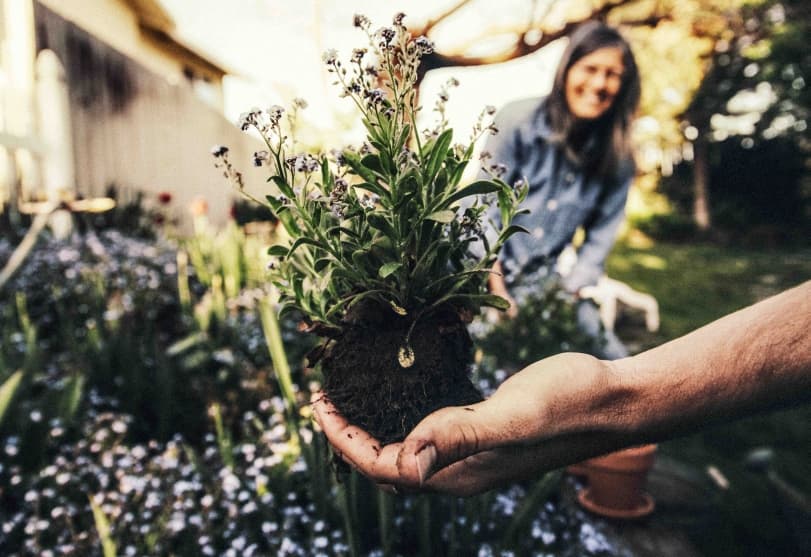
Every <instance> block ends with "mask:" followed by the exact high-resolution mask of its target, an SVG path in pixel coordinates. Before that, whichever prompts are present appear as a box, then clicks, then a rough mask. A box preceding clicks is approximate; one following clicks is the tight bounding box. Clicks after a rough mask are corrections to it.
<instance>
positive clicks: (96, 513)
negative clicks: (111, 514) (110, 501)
mask: <svg viewBox="0 0 811 557" xmlns="http://www.w3.org/2000/svg"><path fill="white" fill-rule="evenodd" d="M88 499H89V500H90V508H91V509H92V510H93V521H94V522H95V523H96V531H97V532H98V533H99V540H101V551H102V554H103V555H104V557H115V551H116V548H115V542H114V541H113V538H112V536H111V535H110V521H109V520H107V516H106V515H105V514H104V511H102V510H101V507H100V506H98V505H97V504H96V502H95V501H93V497H92V496H91V497H88Z"/></svg>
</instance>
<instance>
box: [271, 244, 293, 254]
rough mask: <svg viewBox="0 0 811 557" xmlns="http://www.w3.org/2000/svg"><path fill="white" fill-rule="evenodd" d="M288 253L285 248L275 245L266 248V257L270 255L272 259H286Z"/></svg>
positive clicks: (288, 249)
mask: <svg viewBox="0 0 811 557" xmlns="http://www.w3.org/2000/svg"><path fill="white" fill-rule="evenodd" d="M289 251H290V248H288V247H287V246H282V245H279V244H276V245H275V246H270V247H269V248H268V255H272V256H273V257H287V254H288V252H289Z"/></svg>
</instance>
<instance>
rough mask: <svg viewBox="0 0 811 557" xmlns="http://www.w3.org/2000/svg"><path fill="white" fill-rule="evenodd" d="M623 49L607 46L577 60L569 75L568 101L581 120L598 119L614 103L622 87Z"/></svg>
mask: <svg viewBox="0 0 811 557" xmlns="http://www.w3.org/2000/svg"><path fill="white" fill-rule="evenodd" d="M623 69H624V65H623V63H622V50H620V49H619V48H617V47H606V48H601V49H599V50H595V51H594V52H592V53H591V54H587V55H586V56H584V57H583V58H581V59H580V60H578V61H577V62H575V63H574V64H573V65H572V67H571V68H569V73H568V74H567V76H566V102H567V103H568V105H569V110H570V111H571V113H572V114H573V115H574V116H575V117H576V118H578V119H580V120H595V119H597V118H599V117H600V116H602V115H603V114H605V112H606V111H607V110H608V109H609V108H611V105H612V104H614V99H615V98H616V97H617V94H618V93H619V91H620V88H621V87H622V73H623Z"/></svg>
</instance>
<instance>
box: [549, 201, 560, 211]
mask: <svg viewBox="0 0 811 557" xmlns="http://www.w3.org/2000/svg"><path fill="white" fill-rule="evenodd" d="M546 208H547V209H548V210H550V211H554V210H555V209H557V208H558V200H557V199H550V200H549V201H547V202H546Z"/></svg>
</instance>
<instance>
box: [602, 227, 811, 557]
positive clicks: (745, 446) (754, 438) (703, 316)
mask: <svg viewBox="0 0 811 557" xmlns="http://www.w3.org/2000/svg"><path fill="white" fill-rule="evenodd" d="M608 274H609V276H611V277H613V278H616V279H619V280H622V281H624V282H627V283H628V284H630V285H631V286H633V287H634V288H636V289H638V290H640V291H643V292H647V293H650V294H652V295H653V296H655V297H656V299H657V300H658V302H659V305H660V312H661V321H662V325H661V329H660V331H659V332H658V333H655V334H648V333H646V332H642V331H641V330H640V327H639V326H638V325H637V324H635V321H634V319H630V320H628V319H626V320H625V321H620V323H619V325H618V333H619V334H620V336H621V337H624V335H627V336H625V337H624V338H631V339H632V340H633V342H634V344H635V346H636V347H638V348H644V347H648V346H653V345H656V344H659V343H661V342H664V341H667V340H669V339H672V338H675V337H677V336H680V335H682V334H684V333H687V332H689V331H691V330H693V329H695V328H697V327H699V326H701V325H704V324H706V323H708V322H710V321H712V320H714V319H716V318H718V317H720V316H722V315H725V314H727V313H730V312H732V311H735V310H737V309H740V308H742V307H745V306H747V305H749V304H752V303H754V302H756V301H758V300H761V299H763V298H765V297H768V296H770V295H772V294H774V293H777V292H779V291H781V290H783V289H786V288H789V287H791V286H794V285H797V284H799V283H801V282H803V281H806V280H809V279H811V249H808V248H804V249H758V250H752V249H741V248H730V247H719V246H715V245H709V244H699V245H687V244H666V243H656V244H653V245H648V246H646V247H644V248H639V247H633V246H632V245H631V243H630V242H624V243H620V244H618V245H617V247H616V249H615V250H614V252H613V253H612V255H611V257H610V259H609V261H608ZM787 318H790V316H787ZM809 424H811V407H808V406H805V407H801V408H796V409H793V410H787V411H781V412H775V413H772V414H769V415H763V416H756V417H752V418H748V419H746V420H741V421H738V422H735V423H731V424H727V425H723V426H718V427H713V428H710V429H707V430H705V431H703V432H701V433H699V434H696V435H693V436H690V437H686V438H681V439H675V440H672V441H670V442H667V443H664V444H662V446H661V450H662V453H663V454H665V455H667V456H669V457H672V458H676V459H678V460H679V461H681V462H683V463H685V464H687V465H691V466H694V467H696V468H697V469H699V470H703V469H706V467H707V466H710V465H713V466H715V467H717V468H718V469H719V470H720V471H721V472H722V473H723V475H724V476H725V477H726V478H727V479H728V480H729V484H730V485H729V488H728V489H727V490H725V491H724V492H723V495H722V496H721V497H720V500H719V505H718V509H717V511H718V512H717V515H716V516H714V517H713V519H712V521H711V524H707V525H706V527H704V528H699V529H697V531H696V532H694V541H695V543H696V544H697V545H698V546H699V548H700V549H701V550H702V551H703V552H705V553H706V554H707V555H713V556H715V555H722V556H724V555H730V556H732V555H736V556H737V555H757V556H765V555H794V554H796V551H797V548H798V538H804V540H805V541H804V542H802V543H806V544H807V543H808V538H809V536H811V532H809V527H808V524H809V519H811V517H810V516H809V514H808V510H807V504H808V502H809V500H811V499H809V498H811V457H809V455H811V427H809ZM758 447H770V448H771V449H773V451H774V462H773V471H774V473H775V474H777V476H778V477H779V479H782V480H785V481H786V482H787V483H788V485H789V486H790V487H792V488H793V489H795V490H796V491H798V492H799V493H795V495H799V499H800V505H799V506H802V500H803V499H804V503H805V505H806V511H804V512H803V511H801V510H799V508H798V505H797V504H792V503H791V499H792V497H791V496H790V495H786V493H785V491H784V492H783V494H782V495H781V494H780V493H779V492H778V491H775V490H774V488H773V487H772V486H773V483H771V482H769V481H768V480H767V479H766V477H765V475H764V474H762V473H757V472H754V471H752V470H750V469H748V468H747V467H746V466H745V464H744V460H745V458H746V456H747V454H749V452H750V451H752V450H753V449H755V448H758ZM795 499H796V498H795ZM800 547H802V546H800ZM805 547H807V546H805Z"/></svg>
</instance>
